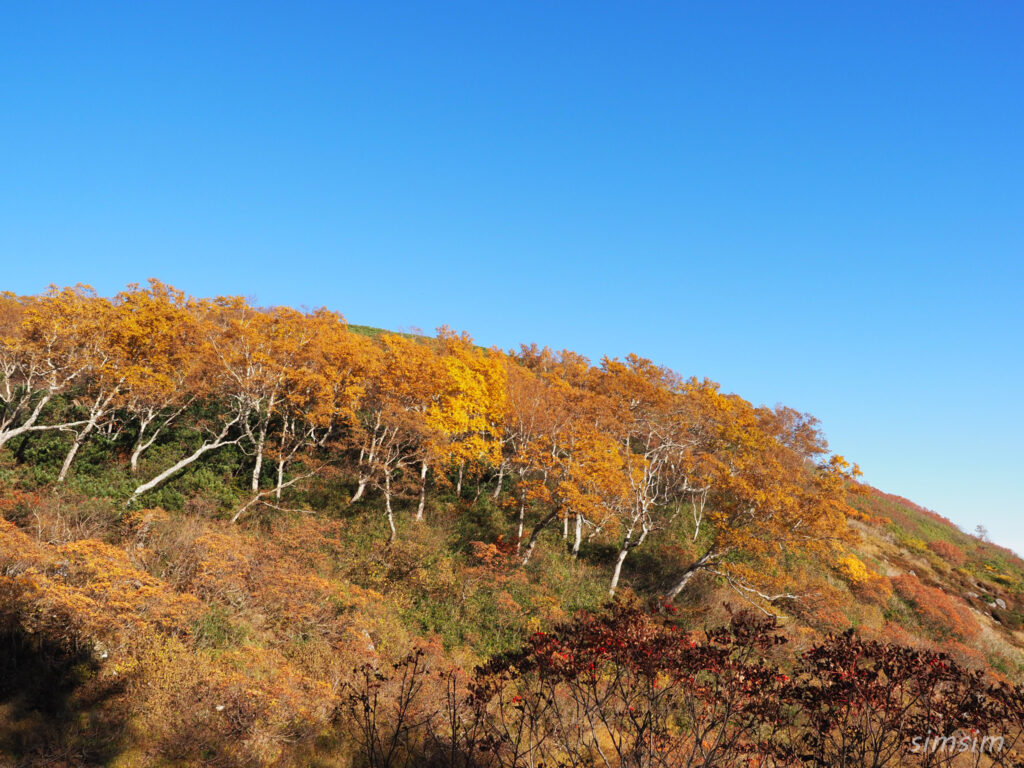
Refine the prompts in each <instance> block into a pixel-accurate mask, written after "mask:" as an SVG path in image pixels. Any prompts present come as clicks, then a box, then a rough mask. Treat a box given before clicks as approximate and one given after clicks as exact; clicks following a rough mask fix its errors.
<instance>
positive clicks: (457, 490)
mask: <svg viewBox="0 0 1024 768" xmlns="http://www.w3.org/2000/svg"><path fill="white" fill-rule="evenodd" d="M465 467H466V462H462V463H461V464H459V482H458V483H456V485H455V495H456V496H458V497H459V498H460V499H461V498H462V470H463V469H465Z"/></svg>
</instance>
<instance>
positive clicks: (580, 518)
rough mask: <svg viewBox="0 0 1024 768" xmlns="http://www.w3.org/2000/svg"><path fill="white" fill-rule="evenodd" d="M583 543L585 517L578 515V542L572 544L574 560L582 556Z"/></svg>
mask: <svg viewBox="0 0 1024 768" xmlns="http://www.w3.org/2000/svg"><path fill="white" fill-rule="evenodd" d="M582 541H583V515H580V514H577V515H576V540H575V541H573V543H572V559H573V560H575V559H576V558H577V557H578V556H579V554H580V543H581V542H582Z"/></svg>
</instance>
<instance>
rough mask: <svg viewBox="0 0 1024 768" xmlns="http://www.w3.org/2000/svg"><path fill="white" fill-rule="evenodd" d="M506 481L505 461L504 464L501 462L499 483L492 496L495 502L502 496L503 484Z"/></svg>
mask: <svg viewBox="0 0 1024 768" xmlns="http://www.w3.org/2000/svg"><path fill="white" fill-rule="evenodd" d="M504 480H505V462H504V461H503V462H501V464H499V465H498V482H497V484H496V485H495V486H494V494H493V495H492V496H491V498H492V499H494V500H495V501H497V500H498V497H499V496H500V495H501V484H502V482H503V481H504Z"/></svg>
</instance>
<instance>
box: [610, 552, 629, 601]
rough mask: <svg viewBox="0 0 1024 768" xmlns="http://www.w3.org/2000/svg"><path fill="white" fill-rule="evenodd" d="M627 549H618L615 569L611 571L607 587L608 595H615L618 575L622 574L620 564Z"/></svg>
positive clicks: (626, 553) (623, 560)
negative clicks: (610, 580) (609, 582)
mask: <svg viewBox="0 0 1024 768" xmlns="http://www.w3.org/2000/svg"><path fill="white" fill-rule="evenodd" d="M628 554H629V549H627V548H626V547H623V548H622V549H620V550H619V556H618V557H617V558H615V569H614V570H613V571H612V583H611V586H609V587H608V596H609V597H615V590H616V589H618V588H619V577H620V576H622V564H623V563H624V562H625V561H626V555H628Z"/></svg>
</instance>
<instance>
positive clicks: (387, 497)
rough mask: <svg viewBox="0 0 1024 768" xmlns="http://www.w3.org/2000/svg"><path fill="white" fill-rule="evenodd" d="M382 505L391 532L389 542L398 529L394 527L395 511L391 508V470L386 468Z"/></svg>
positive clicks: (389, 542)
mask: <svg viewBox="0 0 1024 768" xmlns="http://www.w3.org/2000/svg"><path fill="white" fill-rule="evenodd" d="M384 507H385V509H386V510H387V513H388V526H390V528H391V534H390V535H389V536H388V544H391V543H392V542H393V541H394V540H395V537H396V536H397V535H398V531H397V530H396V529H395V513H394V511H393V510H392V509H391V470H390V469H388V470H387V471H386V472H385V473H384Z"/></svg>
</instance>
